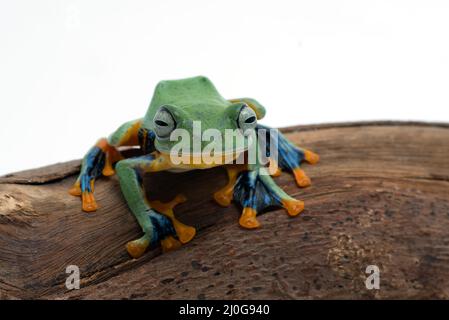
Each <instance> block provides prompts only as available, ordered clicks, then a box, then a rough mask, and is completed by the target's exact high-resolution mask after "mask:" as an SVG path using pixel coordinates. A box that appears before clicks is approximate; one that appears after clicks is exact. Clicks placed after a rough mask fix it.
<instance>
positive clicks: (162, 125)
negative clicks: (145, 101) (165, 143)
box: [153, 107, 176, 139]
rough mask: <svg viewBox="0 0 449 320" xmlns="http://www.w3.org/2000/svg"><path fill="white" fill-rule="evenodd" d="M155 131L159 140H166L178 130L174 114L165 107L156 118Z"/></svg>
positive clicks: (154, 120)
mask: <svg viewBox="0 0 449 320" xmlns="http://www.w3.org/2000/svg"><path fill="white" fill-rule="evenodd" d="M153 123H154V131H155V133H156V135H157V136H158V138H161V139H164V138H168V137H169V136H170V133H172V131H173V130H175V128H176V122H175V119H174V118H173V116H172V114H171V113H170V112H169V111H168V110H167V109H166V108H164V107H162V108H160V109H159V110H158V111H157V112H156V114H155V116H154V118H153Z"/></svg>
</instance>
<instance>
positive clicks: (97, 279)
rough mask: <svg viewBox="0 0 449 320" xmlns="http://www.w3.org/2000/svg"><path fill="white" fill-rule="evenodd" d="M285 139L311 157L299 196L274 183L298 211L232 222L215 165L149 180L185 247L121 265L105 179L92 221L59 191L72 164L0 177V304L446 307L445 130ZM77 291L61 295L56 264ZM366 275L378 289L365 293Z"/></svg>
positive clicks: (305, 133)
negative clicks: (421, 303)
mask: <svg viewBox="0 0 449 320" xmlns="http://www.w3.org/2000/svg"><path fill="white" fill-rule="evenodd" d="M283 131H284V132H285V133H286V135H287V136H288V138H289V139H290V140H291V141H293V142H294V143H296V144H298V145H300V146H302V147H305V148H308V149H311V150H313V151H315V152H317V153H318V154H319V155H320V156H321V161H320V162H319V163H318V164H316V165H314V166H309V165H304V169H305V171H306V172H307V173H308V175H309V176H310V177H311V179H312V186H310V187H308V188H305V189H298V188H297V187H296V184H295V183H294V180H293V178H292V176H291V175H289V174H287V173H283V174H282V175H281V176H280V177H278V178H276V181H277V183H278V184H279V185H280V186H281V187H282V188H283V189H284V190H285V191H286V192H287V193H289V194H290V195H292V196H294V197H295V198H297V199H302V200H304V201H305V210H304V212H303V213H302V214H301V215H300V216H299V217H296V218H290V217H288V215H287V214H286V213H285V211H284V210H273V211H270V212H268V213H266V214H263V215H261V216H260V218H259V221H260V222H261V224H262V227H261V228H260V229H257V230H243V229H241V228H240V227H239V226H238V217H239V214H240V209H239V208H237V207H236V206H234V205H231V206H230V207H228V208H221V207H219V206H218V205H216V204H215V202H214V201H213V199H212V193H213V192H214V191H215V190H217V189H219V188H220V187H221V186H223V185H224V184H225V183H226V174H225V171H224V170H223V169H222V168H215V169H210V170H202V171H192V172H187V173H178V174H173V173H158V174H155V175H151V176H148V177H147V178H146V179H145V185H146V187H147V189H148V194H149V197H150V198H152V199H159V200H169V199H170V198H172V197H173V196H174V195H175V194H177V193H179V192H182V193H184V194H185V195H186V196H187V198H188V200H189V201H187V202H186V203H184V204H181V205H179V206H178V207H176V208H175V214H176V215H177V217H178V218H179V219H180V220H181V221H183V222H184V223H186V224H189V225H193V226H195V227H197V229H198V234H197V236H196V237H195V238H194V240H193V241H192V242H190V243H189V244H187V245H185V246H183V247H182V248H180V249H179V250H177V251H173V252H169V253H166V254H162V255H161V250H160V249H159V248H155V249H153V250H150V251H147V252H146V253H145V254H144V256H143V257H142V258H140V259H137V260H133V259H131V258H130V257H129V256H128V254H127V252H126V250H125V244H126V243H127V242H128V241H130V240H133V239H136V238H138V237H139V236H140V235H141V231H140V228H139V226H138V225H137V223H136V221H135V219H134V217H133V215H132V214H131V213H130V212H129V210H128V208H127V206H126V203H125V202H124V199H123V197H122V195H121V193H120V188H119V185H118V181H117V178H116V177H115V176H113V177H111V178H100V179H99V180H98V181H97V184H96V190H95V195H96V199H97V202H98V204H99V209H98V211H97V212H93V213H85V212H83V211H81V202H80V199H79V198H76V197H72V196H70V195H68V193H67V191H68V189H69V187H70V186H71V185H72V184H73V182H74V180H75V177H76V174H77V172H78V170H79V165H80V161H79V160H76V161H71V162H67V163H62V164H56V165H52V166H49V167H44V168H39V169H34V170H28V171H24V172H20V173H14V174H10V175H6V176H4V177H1V178H0V298H49V299H73V298H81V299H90V298H96V299H98V298H99V299H103V298H114V299H119V298H140V299H177V298H187V299H218V298H221V299H321V298H351V299H352V298H362V299H371V298H381V299H386V298H446V299H447V298H449V125H447V124H426V123H397V122H371V123H347V124H329V125H314V126H303V127H292V128H286V129H284V130H283ZM68 265H76V266H79V268H80V274H81V289H80V290H71V291H69V290H67V289H66V286H65V281H66V278H67V277H68V274H66V267H67V266H68ZM369 265H376V266H378V267H379V270H380V289H379V290H376V289H373V290H368V289H367V288H366V286H365V281H366V278H367V277H368V276H369V274H367V273H366V272H365V271H366V268H367V266H369Z"/></svg>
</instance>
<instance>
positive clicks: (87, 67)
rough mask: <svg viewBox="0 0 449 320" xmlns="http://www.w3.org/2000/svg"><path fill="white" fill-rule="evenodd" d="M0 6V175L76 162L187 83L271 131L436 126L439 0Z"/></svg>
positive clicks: (441, 108) (444, 80)
mask: <svg viewBox="0 0 449 320" xmlns="http://www.w3.org/2000/svg"><path fill="white" fill-rule="evenodd" d="M0 1H1V2H0V3H1V4H0V137H1V146H0V150H1V151H0V155H1V159H0V174H4V173H7V172H10V171H14V170H20V169H26V168H30V167H35V166H39V165H45V164H50V163H54V162H59V161H65V160H70V159H75V158H80V157H82V156H83V155H84V153H85V152H86V151H87V149H88V148H89V147H90V146H91V145H92V144H93V143H95V141H96V140H97V138H99V137H102V136H106V135H108V134H109V133H110V132H111V131H113V130H114V129H115V128H116V127H117V126H118V125H120V124H121V123H122V122H125V121H127V120H131V119H134V118H139V117H142V116H143V114H144V113H145V111H146V108H147V106H148V104H149V101H150V99H151V95H152V92H153V88H154V86H155V85H156V83H157V82H158V81H159V80H162V79H176V78H183V77H190V76H194V75H199V74H202V75H206V76H208V77H209V78H210V79H211V80H212V81H213V82H214V83H215V85H216V86H217V88H218V89H219V91H220V92H221V93H222V95H223V96H225V97H226V98H235V97H242V96H249V97H254V98H256V99H258V100H259V101H260V102H262V103H263V104H264V105H265V106H266V107H267V109H268V114H267V117H266V119H265V120H264V121H263V122H264V123H265V124H269V125H272V126H287V125H294V124H308V123H321V122H336V121H349V120H370V119H401V120H425V121H446V122H449V111H448V107H449V94H448V93H449V92H448V88H449V1H429V0H427V1H411V0H408V1H378V0H376V1H360V0H358V1H319V0H313V1H280V0H276V1H270V2H266V1H260V0H257V1H243V0H237V1H231V0H226V1H220V2H218V1H212V0H208V1H207V0H204V1H192V0H189V1H181V0H180V1H174V0H171V1H167V0H164V1H111V0H108V1H87V0H86V1H80V0H78V1H77V0H70V1H57V0H54V1H43V0H40V1H31V0H30V1H6V0H0Z"/></svg>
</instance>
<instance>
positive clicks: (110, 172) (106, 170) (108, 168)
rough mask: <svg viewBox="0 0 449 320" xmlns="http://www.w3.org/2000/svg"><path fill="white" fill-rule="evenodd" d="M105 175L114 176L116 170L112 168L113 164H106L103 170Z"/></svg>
mask: <svg viewBox="0 0 449 320" xmlns="http://www.w3.org/2000/svg"><path fill="white" fill-rule="evenodd" d="M101 173H102V174H103V175H104V176H106V177H110V176H113V175H114V174H115V170H114V169H113V168H112V166H110V165H106V166H105V167H104V168H103V171H102V172H101Z"/></svg>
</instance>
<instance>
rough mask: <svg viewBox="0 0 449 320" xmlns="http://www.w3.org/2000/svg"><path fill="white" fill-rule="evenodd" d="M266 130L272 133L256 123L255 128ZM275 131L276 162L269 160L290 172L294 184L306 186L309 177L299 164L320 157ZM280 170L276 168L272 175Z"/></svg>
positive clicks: (314, 160)
mask: <svg viewBox="0 0 449 320" xmlns="http://www.w3.org/2000/svg"><path fill="white" fill-rule="evenodd" d="M261 129H263V130H266V132H267V134H272V131H271V130H275V129H271V128H268V127H265V126H262V125H258V127H257V130H261ZM275 131H276V136H277V139H274V140H275V141H274V143H275V145H276V147H277V162H276V160H275V159H272V160H271V161H270V165H271V162H272V163H273V164H274V165H275V166H276V165H278V166H279V168H280V169H282V170H283V171H289V172H292V173H293V175H294V177H295V180H296V184H297V185H298V186H299V187H308V186H310V184H311V181H310V178H309V177H308V176H307V175H306V173H305V172H304V170H302V169H301V167H300V166H301V164H302V163H303V162H307V163H309V164H315V163H317V162H318V161H319V159H320V157H319V156H318V155H317V154H316V153H314V152H312V151H310V150H306V149H303V148H299V147H297V146H295V145H294V144H293V143H291V142H290V141H288V139H287V138H286V137H285V136H284V135H283V134H282V133H280V132H279V131H278V130H275ZM266 153H267V154H269V150H266ZM279 174H280V170H277V171H276V172H275V173H274V174H273V175H274V176H276V175H279Z"/></svg>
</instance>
